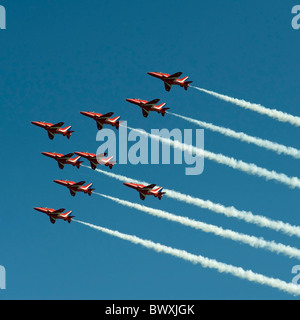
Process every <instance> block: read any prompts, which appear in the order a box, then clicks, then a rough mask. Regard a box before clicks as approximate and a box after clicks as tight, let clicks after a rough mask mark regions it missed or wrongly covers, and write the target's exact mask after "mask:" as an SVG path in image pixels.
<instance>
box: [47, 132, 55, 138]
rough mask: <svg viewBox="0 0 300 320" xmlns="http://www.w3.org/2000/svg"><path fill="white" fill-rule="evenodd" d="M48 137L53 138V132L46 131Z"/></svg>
mask: <svg viewBox="0 0 300 320" xmlns="http://www.w3.org/2000/svg"><path fill="white" fill-rule="evenodd" d="M48 137H49V139H50V140H53V138H54V134H53V133H52V132H50V131H48Z"/></svg>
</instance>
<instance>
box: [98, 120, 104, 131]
mask: <svg viewBox="0 0 300 320" xmlns="http://www.w3.org/2000/svg"><path fill="white" fill-rule="evenodd" d="M102 128H103V123H102V122H99V121H98V120H97V129H98V130H102Z"/></svg>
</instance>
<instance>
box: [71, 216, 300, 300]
mask: <svg viewBox="0 0 300 320" xmlns="http://www.w3.org/2000/svg"><path fill="white" fill-rule="evenodd" d="M73 221H76V222H78V223H80V224H83V225H86V226H88V227H90V228H93V229H95V230H98V231H101V232H103V233H106V234H109V235H111V236H113V237H116V238H119V239H123V240H126V241H129V242H131V243H133V244H138V245H141V246H143V247H145V248H148V249H152V250H154V251H156V252H158V253H165V254H169V255H172V256H174V257H177V258H180V259H183V260H185V261H189V262H192V263H193V264H201V266H202V267H203V268H210V269H215V270H217V271H218V272H220V273H227V274H231V275H233V276H235V277H238V278H240V279H245V280H248V281H251V282H256V283H259V284H262V285H266V286H269V287H272V288H276V289H279V290H281V291H284V292H286V293H289V294H292V295H295V296H296V295H300V287H299V286H298V285H295V284H293V283H287V282H285V281H282V280H280V279H275V278H270V277H267V276H264V275H262V274H258V273H255V272H253V271H252V270H244V269H243V268H241V267H235V266H232V265H229V264H225V263H223V262H219V261H217V260H214V259H209V258H206V257H203V256H201V255H195V254H191V253H189V252H187V251H185V250H179V249H174V248H171V247H168V246H165V245H162V244H160V243H155V242H153V241H150V240H144V239H141V238H138V237H137V236H133V235H128V234H124V233H121V232H119V231H114V230H110V229H107V228H103V227H100V226H95V225H93V224H90V223H86V222H82V221H79V220H73Z"/></svg>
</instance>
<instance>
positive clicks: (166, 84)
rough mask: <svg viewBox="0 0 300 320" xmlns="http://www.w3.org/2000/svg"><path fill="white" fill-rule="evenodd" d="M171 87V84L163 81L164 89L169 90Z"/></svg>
mask: <svg viewBox="0 0 300 320" xmlns="http://www.w3.org/2000/svg"><path fill="white" fill-rule="evenodd" d="M171 88H172V85H171V84H169V83H167V82H165V89H166V90H167V91H170V90H171Z"/></svg>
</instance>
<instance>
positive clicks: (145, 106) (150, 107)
mask: <svg viewBox="0 0 300 320" xmlns="http://www.w3.org/2000/svg"><path fill="white" fill-rule="evenodd" d="M126 101H128V102H130V103H133V104H136V105H138V106H139V107H141V108H142V111H143V116H144V117H145V118H147V117H148V115H149V112H150V111H156V112H157V113H161V115H162V116H163V117H164V116H165V114H166V111H167V110H169V109H170V108H163V107H164V106H165V105H166V104H165V103H162V104H160V105H156V103H158V102H159V99H155V100H152V101H147V100H141V99H126Z"/></svg>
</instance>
